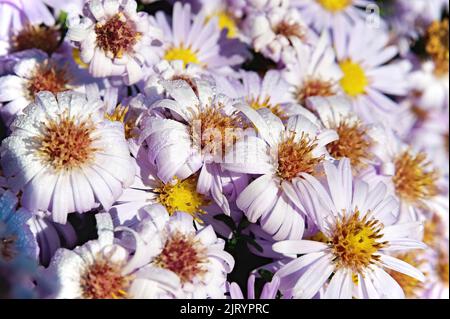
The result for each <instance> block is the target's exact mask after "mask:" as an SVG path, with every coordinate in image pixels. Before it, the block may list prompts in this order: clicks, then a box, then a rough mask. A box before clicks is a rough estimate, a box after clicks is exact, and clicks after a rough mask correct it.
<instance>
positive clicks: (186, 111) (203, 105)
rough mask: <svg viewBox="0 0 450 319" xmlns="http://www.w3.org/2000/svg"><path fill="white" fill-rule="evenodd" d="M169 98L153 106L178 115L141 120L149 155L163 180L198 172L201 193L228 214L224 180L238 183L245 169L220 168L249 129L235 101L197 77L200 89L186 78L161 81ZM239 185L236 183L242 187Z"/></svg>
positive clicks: (183, 177)
mask: <svg viewBox="0 0 450 319" xmlns="http://www.w3.org/2000/svg"><path fill="white" fill-rule="evenodd" d="M161 83H162V84H163V86H164V88H165V90H166V91H167V93H168V94H169V96H171V99H163V100H160V101H156V102H155V103H154V104H153V105H152V106H151V110H155V111H157V110H159V109H161V110H164V109H166V110H170V111H171V112H172V114H175V115H176V118H177V119H180V120H174V119H167V118H162V117H158V116H152V115H150V116H148V117H147V118H145V119H143V122H142V132H141V136H140V141H141V142H143V141H146V143H147V145H148V153H149V159H150V161H151V162H154V163H155V164H156V168H157V175H158V177H159V178H160V179H161V180H162V181H163V182H164V183H165V184H167V183H169V182H171V181H172V180H173V179H174V178H175V177H176V178H178V180H184V179H186V178H187V177H189V176H191V175H193V174H195V173H197V172H199V177H198V184H197V192H199V193H200V194H205V195H206V194H210V195H211V197H212V198H213V199H214V200H215V202H216V203H217V204H218V205H219V206H220V207H221V208H222V209H223V210H224V212H225V213H226V214H228V215H229V213H230V208H229V203H228V200H227V198H226V196H225V195H224V185H223V183H222V181H223V179H230V178H231V179H232V180H233V181H235V182H236V183H240V182H239V180H241V183H242V181H243V182H244V183H245V180H243V179H241V178H240V175H242V174H237V175H236V174H232V173H229V172H226V171H223V170H221V168H220V164H221V163H222V162H223V160H224V155H225V152H226V150H227V149H228V148H229V147H231V145H232V144H233V140H234V139H235V138H238V137H239V136H240V135H241V134H243V132H244V130H245V129H246V128H247V123H246V121H245V118H243V117H242V116H241V114H239V111H238V110H237V109H236V108H235V105H234V104H233V101H231V100H230V99H229V98H228V97H226V96H224V95H221V94H216V92H215V91H216V89H215V86H214V85H213V84H212V83H210V82H208V81H200V80H198V81H194V83H195V87H196V88H197V90H196V91H197V93H196V92H194V90H193V89H192V87H191V85H189V83H188V82H186V81H183V80H177V81H164V82H161ZM240 187H241V186H238V187H237V188H238V189H239V188H240Z"/></svg>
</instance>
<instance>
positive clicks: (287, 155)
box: [277, 133, 323, 181]
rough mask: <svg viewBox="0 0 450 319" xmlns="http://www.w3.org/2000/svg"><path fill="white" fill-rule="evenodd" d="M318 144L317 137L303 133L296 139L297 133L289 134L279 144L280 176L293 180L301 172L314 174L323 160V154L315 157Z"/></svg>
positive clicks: (278, 170) (278, 171)
mask: <svg viewBox="0 0 450 319" xmlns="http://www.w3.org/2000/svg"><path fill="white" fill-rule="evenodd" d="M316 146H317V141H316V140H315V139H310V138H309V137H308V135H306V134H303V133H302V136H301V137H300V139H299V140H298V141H296V138H295V133H291V134H290V135H289V136H287V137H286V138H285V139H284V141H283V142H281V143H280V145H279V146H278V154H277V155H278V169H277V173H278V176H279V177H280V178H281V179H283V180H287V181H291V180H292V179H294V178H295V177H297V176H298V175H299V174H300V173H308V174H312V175H314V174H315V173H316V169H317V166H318V165H319V163H320V162H322V160H323V156H321V157H314V156H313V154H312V152H313V151H314V149H315V148H316Z"/></svg>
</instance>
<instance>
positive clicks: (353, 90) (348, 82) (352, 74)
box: [339, 60, 369, 97]
mask: <svg viewBox="0 0 450 319" xmlns="http://www.w3.org/2000/svg"><path fill="white" fill-rule="evenodd" d="M339 65H340V67H341V70H342V72H343V77H342V79H341V87H342V89H343V90H344V92H345V93H347V95H349V96H351V97H356V96H358V95H361V94H364V93H365V92H366V87H367V86H368V85H369V80H368V78H367V76H366V74H365V72H364V69H363V68H362V67H361V65H359V64H358V63H355V62H352V61H351V60H345V61H343V62H341V63H340V64H339Z"/></svg>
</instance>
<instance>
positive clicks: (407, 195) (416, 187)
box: [393, 151, 439, 205]
mask: <svg viewBox="0 0 450 319" xmlns="http://www.w3.org/2000/svg"><path fill="white" fill-rule="evenodd" d="M430 165H431V164H430V163H429V162H427V155H426V154H425V153H419V154H417V155H416V156H414V155H412V154H411V153H410V152H409V151H405V152H403V153H402V154H400V155H399V156H398V157H397V159H396V160H395V175H394V177H393V182H394V185H395V189H396V192H397V194H398V196H399V197H400V198H402V199H403V200H406V201H408V202H409V203H411V204H415V205H421V204H423V201H425V200H427V199H430V198H432V197H434V196H436V195H437V194H438V193H439V189H438V187H437V186H436V183H437V180H438V178H439V174H438V172H437V171H436V170H434V169H429V167H430Z"/></svg>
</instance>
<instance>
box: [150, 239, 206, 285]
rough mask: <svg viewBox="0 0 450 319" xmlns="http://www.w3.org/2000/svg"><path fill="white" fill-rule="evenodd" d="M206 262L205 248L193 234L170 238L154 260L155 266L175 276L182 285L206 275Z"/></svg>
mask: <svg viewBox="0 0 450 319" xmlns="http://www.w3.org/2000/svg"><path fill="white" fill-rule="evenodd" d="M206 261H207V255H206V248H205V247H204V246H203V245H202V244H201V242H200V241H199V240H198V239H196V238H195V236H194V234H189V235H185V234H182V233H179V232H177V233H175V234H172V235H171V236H170V238H169V239H168V240H167V241H166V244H165V246H164V249H163V250H162V252H161V253H160V254H159V256H157V257H156V258H155V264H156V265H157V266H159V267H161V268H164V269H168V270H170V271H172V272H174V273H175V274H177V275H178V277H180V280H181V282H182V283H183V284H184V283H188V282H192V281H193V279H194V278H195V277H197V276H201V275H203V274H204V273H206V271H207V270H206V269H205V267H204V264H205V263H206Z"/></svg>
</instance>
